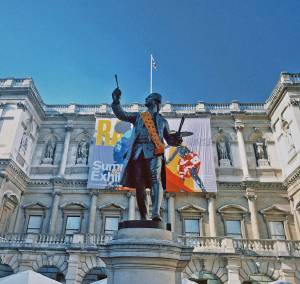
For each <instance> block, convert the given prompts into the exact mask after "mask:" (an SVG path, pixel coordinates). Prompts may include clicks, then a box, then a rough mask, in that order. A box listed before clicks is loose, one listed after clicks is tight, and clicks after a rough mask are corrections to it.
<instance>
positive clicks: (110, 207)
mask: <svg viewBox="0 0 300 284" xmlns="http://www.w3.org/2000/svg"><path fill="white" fill-rule="evenodd" d="M98 209H99V210H122V211H123V210H125V207H123V206H121V205H119V204H116V203H106V204H104V205H100V206H99V207H98Z"/></svg>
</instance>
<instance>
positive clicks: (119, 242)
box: [100, 221, 193, 284]
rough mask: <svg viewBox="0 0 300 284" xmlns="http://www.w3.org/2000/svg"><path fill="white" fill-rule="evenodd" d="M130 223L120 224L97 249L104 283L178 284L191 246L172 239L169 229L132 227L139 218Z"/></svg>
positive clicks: (189, 256) (189, 255)
mask: <svg viewBox="0 0 300 284" xmlns="http://www.w3.org/2000/svg"><path fill="white" fill-rule="evenodd" d="M131 222H132V223H131V226H130V228H124V226H123V228H122V229H119V230H118V233H117V235H116V237H115V238H114V239H113V240H112V241H110V242H109V243H108V244H106V245H104V246H103V247H101V248H100V256H101V259H102V260H103V261H104V262H105V264H106V272H107V275H108V282H107V283H108V284H117V283H122V284H132V283H139V284H163V283H164V284H165V283H170V284H171V283H172V284H173V283H174V284H181V273H182V271H183V270H184V268H185V267H186V265H187V264H188V262H189V261H190V259H191V256H192V251H193V248H191V247H186V246H182V245H180V244H178V243H177V242H174V241H173V239H172V233H171V232H170V231H167V230H165V229H161V228H153V226H152V228H145V227H144V228H141V227H140V225H139V226H137V227H136V228H133V226H132V224H134V222H137V223H138V221H131ZM144 222H145V221H144ZM150 223H151V221H149V224H150ZM158 227H161V226H158Z"/></svg>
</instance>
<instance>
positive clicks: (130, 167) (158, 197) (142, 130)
mask: <svg viewBox="0 0 300 284" xmlns="http://www.w3.org/2000/svg"><path fill="white" fill-rule="evenodd" d="M120 97H121V90H120V89H119V88H117V89H115V90H114V91H113V93H112V98H113V103H112V109H113V112H114V114H115V115H116V117H117V118H118V119H120V120H123V121H127V122H130V123H132V124H133V126H134V128H133V131H132V134H131V138H130V139H131V141H130V143H129V145H130V146H129V150H128V152H127V154H126V157H125V160H124V164H123V170H122V174H121V182H120V183H121V185H123V186H127V187H132V188H136V196H137V203H138V208H139V211H140V214H141V219H142V220H147V219H148V212H147V199H146V192H145V189H146V188H151V200H152V220H159V221H160V220H161V216H160V206H161V202H162V199H163V188H165V160H164V144H163V141H164V139H165V140H166V141H167V143H168V144H169V145H170V146H178V145H180V144H181V142H182V137H181V136H180V134H178V133H171V132H170V129H169V124H168V122H167V120H166V119H165V118H163V117H162V116H161V115H160V114H159V110H160V108H161V99H162V97H161V95H160V94H157V93H152V94H150V95H149V96H148V97H147V98H146V101H145V105H146V107H147V111H146V112H142V113H138V112H137V113H129V112H125V111H124V110H123V109H122V107H121V104H120Z"/></svg>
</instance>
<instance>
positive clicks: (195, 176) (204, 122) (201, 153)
mask: <svg viewBox="0 0 300 284" xmlns="http://www.w3.org/2000/svg"><path fill="white" fill-rule="evenodd" d="M168 122H169V125H170V129H177V128H178V125H179V123H180V119H178V118H177V119H176V118H175V119H168ZM182 131H192V132H193V135H192V136H189V137H185V138H184V139H183V143H182V145H180V146H178V147H167V148H166V151H165V158H166V179H167V191H168V192H180V191H186V192H216V191H217V184H216V175H215V166H214V156H213V148H212V140H211V128H210V119H209V118H186V119H185V122H184V125H183V128H182Z"/></svg>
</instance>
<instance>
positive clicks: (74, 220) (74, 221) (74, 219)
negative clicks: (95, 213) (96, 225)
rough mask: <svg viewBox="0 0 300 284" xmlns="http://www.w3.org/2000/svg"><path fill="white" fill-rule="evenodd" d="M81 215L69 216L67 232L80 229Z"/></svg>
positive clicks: (71, 232)
mask: <svg viewBox="0 0 300 284" xmlns="http://www.w3.org/2000/svg"><path fill="white" fill-rule="evenodd" d="M80 222H81V218H80V216H68V217H67V225H66V234H67V235H70V234H74V233H77V232H79V231H80Z"/></svg>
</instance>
